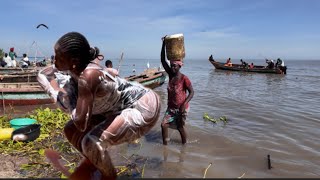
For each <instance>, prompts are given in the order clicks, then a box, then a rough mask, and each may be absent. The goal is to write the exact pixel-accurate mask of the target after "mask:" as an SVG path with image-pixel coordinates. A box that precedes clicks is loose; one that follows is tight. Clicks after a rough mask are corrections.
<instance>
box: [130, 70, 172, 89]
mask: <svg viewBox="0 0 320 180" xmlns="http://www.w3.org/2000/svg"><path fill="white" fill-rule="evenodd" d="M166 77H167V73H166V72H165V71H163V70H158V69H156V68H154V69H147V70H145V71H144V72H143V73H141V74H140V75H132V76H129V77H126V78H125V79H127V80H128V81H136V82H138V83H140V84H142V85H143V86H145V87H148V88H150V89H154V88H156V87H159V86H161V85H162V84H163V83H164V82H165V81H166Z"/></svg>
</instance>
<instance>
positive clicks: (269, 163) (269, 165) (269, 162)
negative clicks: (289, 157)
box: [268, 154, 272, 169]
mask: <svg viewBox="0 0 320 180" xmlns="http://www.w3.org/2000/svg"><path fill="white" fill-rule="evenodd" d="M271 168H272V166H271V160H270V155H269V154H268V169H271Z"/></svg>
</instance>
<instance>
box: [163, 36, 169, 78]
mask: <svg viewBox="0 0 320 180" xmlns="http://www.w3.org/2000/svg"><path fill="white" fill-rule="evenodd" d="M165 41H166V37H163V40H162V48H161V63H162V66H163V68H164V70H165V71H166V72H167V73H168V75H169V76H171V68H170V66H169V65H168V63H167V61H166V51H165V49H166V48H165V47H166V42H165Z"/></svg>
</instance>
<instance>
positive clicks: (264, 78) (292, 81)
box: [111, 58, 320, 178]
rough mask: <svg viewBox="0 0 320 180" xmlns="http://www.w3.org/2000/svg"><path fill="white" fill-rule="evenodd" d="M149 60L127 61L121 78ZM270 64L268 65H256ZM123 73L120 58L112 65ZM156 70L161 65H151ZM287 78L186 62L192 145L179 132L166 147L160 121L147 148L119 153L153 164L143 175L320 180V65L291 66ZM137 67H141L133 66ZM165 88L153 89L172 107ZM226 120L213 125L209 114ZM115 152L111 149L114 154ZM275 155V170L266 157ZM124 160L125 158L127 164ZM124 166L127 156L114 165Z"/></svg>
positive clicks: (146, 141) (296, 63)
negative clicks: (135, 155) (312, 179)
mask: <svg viewBox="0 0 320 180" xmlns="http://www.w3.org/2000/svg"><path fill="white" fill-rule="evenodd" d="M147 62H148V61H147V60H124V62H122V65H121V67H120V75H121V76H127V75H130V74H132V69H133V68H134V69H136V72H141V71H142V70H143V69H145V68H146V67H147ZM253 62H255V64H264V61H263V60H260V61H253ZM113 63H114V66H115V67H118V60H114V61H113ZM149 63H150V67H158V66H159V65H160V60H150V61H149ZM285 63H286V65H287V67H288V70H287V75H273V74H257V73H243V72H227V71H221V70H215V69H214V67H213V66H212V65H211V64H210V63H209V61H208V60H206V58H204V59H203V60H186V61H185V66H184V67H183V68H182V69H181V70H182V72H183V73H185V74H186V75H188V76H189V78H190V79H191V81H192V83H193V87H194V90H195V96H194V98H193V99H192V100H191V102H190V106H191V107H190V112H189V116H188V120H187V131H188V143H187V145H186V146H181V145H180V136H179V133H178V131H176V130H171V129H170V130H169V135H170V138H171V141H170V142H169V144H168V146H166V147H164V146H162V140H161V131H160V120H159V122H158V124H157V125H156V126H155V127H154V128H153V129H152V131H151V132H150V133H149V134H148V135H147V136H146V137H144V138H142V139H141V143H142V145H141V147H140V149H139V148H138V150H137V148H127V147H128V145H126V144H124V145H121V146H120V148H124V149H126V150H121V151H119V149H117V150H116V151H115V152H113V155H114V156H116V155H117V154H119V153H124V154H127V156H130V155H131V154H132V153H133V152H138V154H140V155H143V156H145V157H147V158H148V163H147V164H146V167H145V171H144V177H162V178H164V177H189V178H192V177H193V178H202V177H203V176H204V172H205V169H206V168H207V167H208V165H209V164H210V163H212V165H211V166H210V168H208V170H207V173H206V177H207V178H218V177H223V178H235V177H239V176H241V175H243V174H244V173H245V175H244V177H247V178H248V177H258V178H263V177H272V178H275V177H319V176H320V152H319V148H320V146H319V137H320V130H319V127H320V80H319V79H320V70H319V69H320V61H307V60H301V61H289V60H288V61H285ZM133 64H135V67H133ZM166 86H167V83H165V84H164V85H163V86H161V87H158V88H156V89H155V91H156V92H157V93H158V94H159V95H160V96H161V98H162V104H163V106H162V111H161V112H162V113H161V117H160V119H161V118H162V116H163V114H164V112H165V108H166V103H167V92H166ZM204 113H208V114H209V115H210V116H214V117H220V116H226V117H227V119H228V120H229V122H228V123H227V124H226V125H224V124H223V123H222V122H219V123H217V124H213V123H212V122H208V121H205V120H203V114H204ZM111 151H112V148H111ZM268 154H269V155H270V156H271V166H272V167H273V168H272V169H271V170H269V169H268V166H267V155H268ZM123 160H124V159H122V161H123ZM115 164H121V158H119V159H117V160H115Z"/></svg>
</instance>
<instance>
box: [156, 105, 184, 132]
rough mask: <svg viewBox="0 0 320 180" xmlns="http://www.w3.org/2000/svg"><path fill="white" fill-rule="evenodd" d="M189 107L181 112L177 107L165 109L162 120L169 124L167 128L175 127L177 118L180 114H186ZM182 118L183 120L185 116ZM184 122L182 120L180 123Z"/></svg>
mask: <svg viewBox="0 0 320 180" xmlns="http://www.w3.org/2000/svg"><path fill="white" fill-rule="evenodd" d="M189 109H190V108H187V109H186V112H185V113H183V114H181V113H180V111H179V109H169V108H168V109H167V110H166V112H165V115H164V117H163V120H162V121H163V122H165V123H166V124H169V128H172V129H177V120H179V118H181V116H185V117H186V116H187V115H188V112H189ZM183 120H185V118H183ZM184 124H185V122H184V121H183V122H182V125H184Z"/></svg>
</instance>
